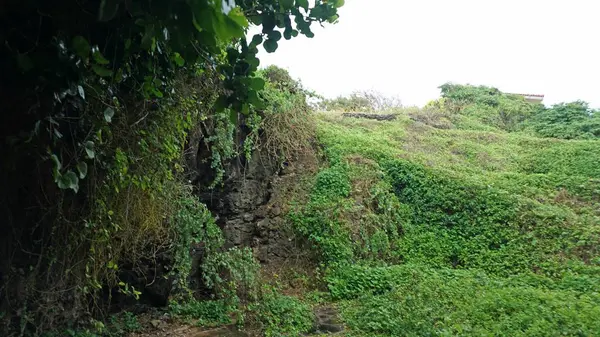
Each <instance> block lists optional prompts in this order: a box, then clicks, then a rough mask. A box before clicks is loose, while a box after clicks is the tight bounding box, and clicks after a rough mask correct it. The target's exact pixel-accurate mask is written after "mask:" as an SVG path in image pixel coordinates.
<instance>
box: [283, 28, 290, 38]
mask: <svg viewBox="0 0 600 337" xmlns="http://www.w3.org/2000/svg"><path fill="white" fill-rule="evenodd" d="M283 38H285V39H286V40H290V39H291V38H292V30H291V29H286V30H285V31H284V32H283Z"/></svg>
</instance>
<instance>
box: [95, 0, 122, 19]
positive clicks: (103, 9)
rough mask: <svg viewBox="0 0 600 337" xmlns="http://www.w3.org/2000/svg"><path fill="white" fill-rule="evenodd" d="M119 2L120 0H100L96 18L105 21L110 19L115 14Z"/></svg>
mask: <svg viewBox="0 0 600 337" xmlns="http://www.w3.org/2000/svg"><path fill="white" fill-rule="evenodd" d="M120 2H121V0H102V2H100V9H99V10H98V20H99V21H105V22H106V21H109V20H112V19H113V18H114V17H115V15H117V11H118V10H119V3H120Z"/></svg>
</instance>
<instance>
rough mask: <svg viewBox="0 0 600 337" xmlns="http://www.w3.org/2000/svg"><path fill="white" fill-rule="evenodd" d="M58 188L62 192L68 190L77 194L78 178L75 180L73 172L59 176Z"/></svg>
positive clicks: (75, 176)
mask: <svg viewBox="0 0 600 337" xmlns="http://www.w3.org/2000/svg"><path fill="white" fill-rule="evenodd" d="M58 188H60V189H62V190H66V189H68V188H70V189H72V190H73V191H75V192H76V193H77V191H79V178H77V175H76V174H75V172H73V171H68V172H67V173H65V174H63V175H61V176H60V177H59V178H58Z"/></svg>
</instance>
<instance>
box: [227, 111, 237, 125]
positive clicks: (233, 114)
mask: <svg viewBox="0 0 600 337" xmlns="http://www.w3.org/2000/svg"><path fill="white" fill-rule="evenodd" d="M229 120H230V121H231V123H232V124H233V125H237V124H238V112H237V111H235V109H231V110H230V111H229Z"/></svg>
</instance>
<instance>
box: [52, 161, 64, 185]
mask: <svg viewBox="0 0 600 337" xmlns="http://www.w3.org/2000/svg"><path fill="white" fill-rule="evenodd" d="M50 159H52V162H53V163H54V168H53V170H52V172H53V176H54V182H58V178H60V170H61V169H62V164H61V163H60V160H59V159H58V156H57V155H55V154H53V155H51V156H50Z"/></svg>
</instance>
